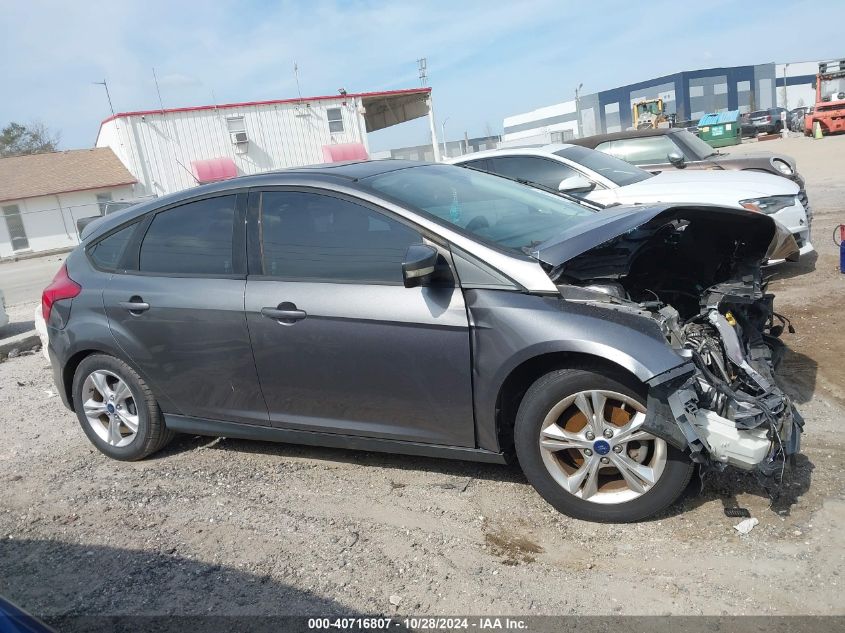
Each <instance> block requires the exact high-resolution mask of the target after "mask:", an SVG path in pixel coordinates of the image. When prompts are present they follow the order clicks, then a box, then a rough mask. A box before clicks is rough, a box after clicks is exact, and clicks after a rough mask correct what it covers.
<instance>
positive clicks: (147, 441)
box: [73, 354, 173, 461]
mask: <svg viewBox="0 0 845 633" xmlns="http://www.w3.org/2000/svg"><path fill="white" fill-rule="evenodd" d="M73 404H74V409H75V410H76V416H77V418H79V423H80V424H81V425H82V430H83V431H85V435H87V436H88V439H89V440H91V443H92V444H94V446H96V447H97V449H99V450H100V452H102V453H104V454H105V455H108V456H109V457H111V458H113V459H119V460H124V461H134V460H138V459H143V458H144V457H146V456H147V455H149V454H151V453H154V452H155V451H157V450H159V449H161V448H163V447H164V446H165V444H167V443H168V442H169V441H170V440H171V439H172V437H173V432H172V431H169V430H168V429H167V427H166V426H165V424H164V416H163V415H162V413H161V410H160V409H159V407H158V404H157V403H156V400H155V398H154V397H153V394H152V392H151V391H150V389H149V387H148V386H147V384H146V383H145V382H144V380H143V379H142V378H141V377H140V376H139V375H138V374H137V373H136V372H135V371H134V370H133V369H132V368H131V367H129V365H127V364H126V363H124V362H123V361H122V360H119V359H117V358H115V357H113V356H108V355H105V354H94V355H91V356H88V357H86V358H85V359H83V360H82V362H81V363H79V366H78V367H77V368H76V372H75V373H74V377H73Z"/></svg>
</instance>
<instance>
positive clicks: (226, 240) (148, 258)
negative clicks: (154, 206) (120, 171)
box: [139, 196, 235, 275]
mask: <svg viewBox="0 0 845 633" xmlns="http://www.w3.org/2000/svg"><path fill="white" fill-rule="evenodd" d="M234 228H235V196H222V197H219V198H208V199H206V200H198V201H197V202H189V203H188V204H183V205H181V206H179V207H175V208H173V209H169V210H167V211H163V212H161V213H158V214H157V215H156V216H155V217H154V218H153V221H152V223H151V224H150V228H149V229H148V230H147V234H146V235H145V236H144V241H143V242H142V243H141V256H140V262H139V270H140V271H141V272H148V273H169V274H188V275H230V274H232V273H233V272H234V269H233V264H232V239H233V234H234Z"/></svg>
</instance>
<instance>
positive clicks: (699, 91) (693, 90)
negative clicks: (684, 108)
mask: <svg viewBox="0 0 845 633" xmlns="http://www.w3.org/2000/svg"><path fill="white" fill-rule="evenodd" d="M689 96H690V97H703V96H704V86H690V87H689Z"/></svg>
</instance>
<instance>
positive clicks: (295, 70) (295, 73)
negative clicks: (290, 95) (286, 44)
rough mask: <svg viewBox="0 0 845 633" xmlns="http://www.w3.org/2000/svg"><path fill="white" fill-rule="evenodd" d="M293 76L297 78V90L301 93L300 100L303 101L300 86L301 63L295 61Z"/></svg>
mask: <svg viewBox="0 0 845 633" xmlns="http://www.w3.org/2000/svg"><path fill="white" fill-rule="evenodd" d="M293 76H294V78H296V92H297V93H298V94H299V101H300V103H301V102H302V90H301V89H300V88H299V65H298V64H297V63H296V62H293Z"/></svg>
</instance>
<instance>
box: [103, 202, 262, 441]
mask: <svg viewBox="0 0 845 633" xmlns="http://www.w3.org/2000/svg"><path fill="white" fill-rule="evenodd" d="M246 200H247V194H246V193H245V192H244V193H242V194H240V195H234V194H227V195H216V196H212V197H207V198H204V199H199V200H194V201H190V202H187V203H184V204H179V205H175V206H172V207H165V208H164V209H163V210H161V211H159V212H156V213H155V214H151V215H150V216H148V217H147V218H145V219H144V220H143V221H142V223H141V226H140V227H139V229H138V230H137V231H136V232H135V234H134V236H133V238H132V241H131V242H130V244H129V245H127V247H126V252H125V255H124V261H123V265H122V267H121V270H120V272H117V273H115V274H113V275H112V277H111V278H110V279H109V281H108V282H107V285H106V288H105V290H104V292H103V303H104V306H105V310H106V314H107V315H108V319H109V326H110V328H111V330H112V333H113V334H114V337H115V339H116V341H117V343H118V345H119V346H120V347H121V348H122V349H123V350H124V352H126V354H127V356H128V357H129V358H130V359H131V360H132V361H133V362H134V363H135V364H136V365H137V366H138V368H139V369H140V370H141V372H142V373H143V375H144V376H145V378H146V379H147V380H148V382H150V383H151V384H152V385H153V387H154V389H155V391H156V393H157V394H161V395H163V396H165V397H164V398H162V401H163V402H165V403H167V404H166V405H163V406H172V407H173V409H174V410H171V411H166V412H168V413H181V414H182V415H186V416H191V417H197V418H206V419H214V420H229V421H233V422H242V423H249V424H261V425H267V424H269V416H268V413H267V407H266V405H265V403H264V399H263V397H262V395H261V390H260V388H259V384H258V375H257V373H256V370H255V362H254V360H253V357H252V347H251V345H250V340H249V333H248V330H247V326H246V319H245V316H244V290H245V287H246V262H245V259H246V257H245V230H244V218H245V214H246Z"/></svg>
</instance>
